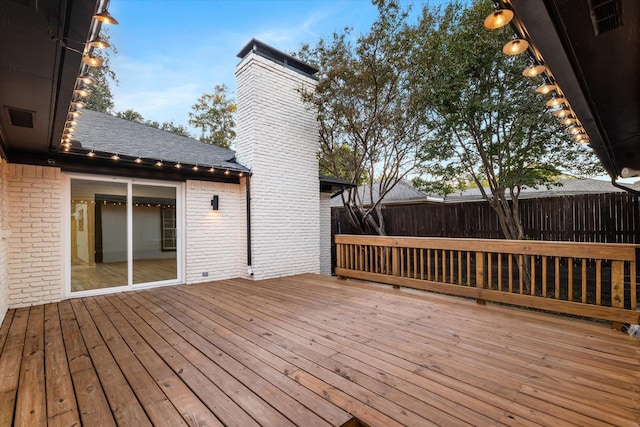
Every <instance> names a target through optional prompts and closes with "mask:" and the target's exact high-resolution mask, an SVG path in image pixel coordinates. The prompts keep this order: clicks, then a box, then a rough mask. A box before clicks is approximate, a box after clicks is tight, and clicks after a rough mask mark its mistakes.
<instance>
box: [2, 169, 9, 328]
mask: <svg viewBox="0 0 640 427" xmlns="http://www.w3.org/2000/svg"><path fill="white" fill-rule="evenodd" d="M7 169H8V165H7V163H6V162H5V161H4V160H2V159H0V323H2V320H3V319H4V316H5V315H6V314H7V309H8V308H9V276H8V272H7V246H8V241H7V240H8V238H9V226H8V224H7V219H6V217H7V211H8V210H9V207H8V204H7V187H8V184H7Z"/></svg>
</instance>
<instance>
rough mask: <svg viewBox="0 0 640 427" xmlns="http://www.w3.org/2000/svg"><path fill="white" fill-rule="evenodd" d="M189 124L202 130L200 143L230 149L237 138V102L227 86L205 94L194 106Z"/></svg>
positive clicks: (190, 113)
mask: <svg viewBox="0 0 640 427" xmlns="http://www.w3.org/2000/svg"><path fill="white" fill-rule="evenodd" d="M192 108H193V111H192V112H189V124H190V125H192V126H194V127H196V128H198V129H200V138H199V139H200V141H202V142H206V143H208V144H213V145H218V146H220V147H224V148H229V147H230V146H231V143H232V142H233V139H234V138H235V137H236V132H235V125H236V124H235V119H234V115H235V112H236V104H235V101H234V100H233V99H232V98H230V97H229V95H228V93H227V87H226V86H225V85H216V86H215V87H214V88H213V93H205V94H203V95H202V96H200V98H198V101H197V102H196V103H195V104H194V105H193V106H192Z"/></svg>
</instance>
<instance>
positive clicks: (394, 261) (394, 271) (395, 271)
mask: <svg viewBox="0 0 640 427" xmlns="http://www.w3.org/2000/svg"><path fill="white" fill-rule="evenodd" d="M391 275H392V276H395V277H400V248H398V247H395V246H394V247H393V248H391ZM393 288H394V289H400V286H398V285H393Z"/></svg>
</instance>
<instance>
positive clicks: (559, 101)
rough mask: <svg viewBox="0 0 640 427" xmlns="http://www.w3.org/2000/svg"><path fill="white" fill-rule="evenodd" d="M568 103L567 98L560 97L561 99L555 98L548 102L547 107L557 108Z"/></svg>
mask: <svg viewBox="0 0 640 427" xmlns="http://www.w3.org/2000/svg"><path fill="white" fill-rule="evenodd" d="M566 103H567V100H566V98H564V97H562V96H559V97H553V98H551V99H550V100H548V101H547V102H546V105H547V107H557V106H558V105H562V104H566Z"/></svg>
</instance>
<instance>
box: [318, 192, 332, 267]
mask: <svg viewBox="0 0 640 427" xmlns="http://www.w3.org/2000/svg"><path fill="white" fill-rule="evenodd" d="M320 274H326V275H327V276H331V194H330V193H320Z"/></svg>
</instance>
